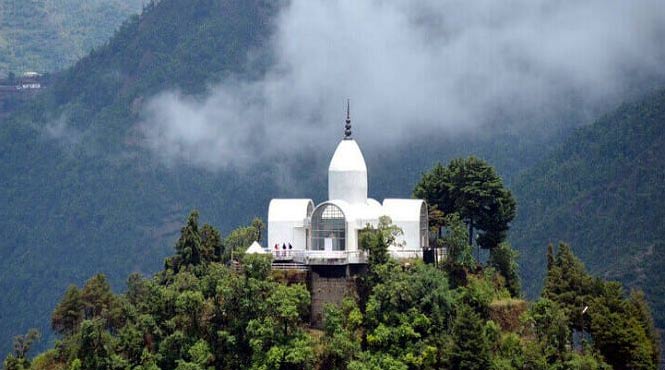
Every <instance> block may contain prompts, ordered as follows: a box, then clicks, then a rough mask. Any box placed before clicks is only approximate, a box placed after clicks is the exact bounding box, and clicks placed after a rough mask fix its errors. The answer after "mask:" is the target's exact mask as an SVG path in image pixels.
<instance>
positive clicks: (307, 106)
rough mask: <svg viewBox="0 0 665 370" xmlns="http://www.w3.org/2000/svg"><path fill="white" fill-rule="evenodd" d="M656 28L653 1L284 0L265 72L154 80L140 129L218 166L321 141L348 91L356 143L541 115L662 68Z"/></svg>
mask: <svg viewBox="0 0 665 370" xmlns="http://www.w3.org/2000/svg"><path fill="white" fill-rule="evenodd" d="M663 40H665V6H663V4H662V0H630V1H607V0H591V1H579V0H575V1H573V0H560V1H544V0H512V1H511V0H507V1H496V0H477V1H461V0H460V1H452V0H447V1H446V0H431V1H413V0H403V1H397V0H395V1H379V0H377V1H355V0H338V1H335V0H292V1H291V2H290V3H289V5H287V6H285V7H284V8H283V9H282V11H281V12H280V14H279V15H278V17H277V19H276V31H275V34H274V35H273V38H272V40H271V43H270V47H271V49H272V53H273V54H274V57H275V60H276V62H275V64H274V65H273V66H272V67H271V68H270V69H269V71H268V73H267V74H266V75H265V76H264V77H263V78H261V79H259V80H254V81H244V80H241V79H239V78H238V77H235V78H234V77H232V78H229V79H227V80H225V81H223V82H222V83H221V84H219V85H218V86H215V87H212V88H211V90H210V92H209V94H208V95H207V97H206V98H205V99H198V100H195V99H193V98H191V97H187V96H183V95H182V94H180V93H178V92H177V91H166V92H163V93H162V94H159V95H158V96H155V97H153V98H152V99H151V100H150V101H149V102H148V104H147V105H146V109H145V112H144V116H145V120H144V122H143V123H142V130H143V133H144V137H145V144H146V145H147V146H148V147H149V148H151V149H153V150H154V152H155V153H156V154H157V155H158V156H159V157H160V158H162V159H163V160H165V161H167V162H170V163H173V162H185V163H188V164H192V165H195V166H203V167H206V168H214V169H220V168H229V167H231V168H234V167H235V168H238V167H245V166H248V165H251V164H252V163H253V162H254V161H256V160H262V159H266V158H271V159H276V158H289V157H291V156H293V155H299V154H302V153H307V152H308V151H311V150H313V147H314V146H317V145H322V146H324V147H325V148H326V149H328V148H330V146H331V145H334V144H335V143H336V142H337V140H338V138H341V135H342V129H343V127H342V126H343V118H344V108H345V104H346V103H345V99H346V98H347V97H350V98H351V107H352V119H353V124H354V132H355V135H356V136H357V137H359V140H361V141H362V144H363V148H371V147H372V146H374V145H378V144H381V145H399V143H400V142H401V141H402V140H404V138H405V136H408V137H413V136H414V135H419V134H429V133H431V132H433V131H436V132H437V133H439V134H441V133H443V134H449V135H464V134H465V133H468V132H469V131H470V130H476V129H478V128H480V127H486V126H487V125H488V124H492V126H493V127H494V129H497V128H501V127H506V126H511V127H517V128H519V127H523V126H524V125H543V127H545V126H546V125H550V124H553V123H552V122H554V121H556V120H557V119H560V116H562V115H563V114H570V112H571V111H572V112H573V116H575V117H578V118H579V117H586V116H585V114H586V112H587V111H588V112H595V111H596V110H597V109H598V108H599V107H605V106H612V105H614V104H616V103H618V102H620V101H621V99H622V97H623V96H624V94H625V93H626V89H627V86H629V85H630V84H634V82H635V81H638V80H652V79H654V78H661V77H663V74H664V73H663V72H665V70H664V68H663V65H664V64H663V62H664V61H665V42H664V41H663ZM562 112H567V113H562Z"/></svg>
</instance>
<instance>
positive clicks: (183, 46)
mask: <svg viewBox="0 0 665 370" xmlns="http://www.w3.org/2000/svg"><path fill="white" fill-rule="evenodd" d="M0 1H2V0H0ZM63 1H64V0H63ZM19 3H21V2H20V1H18V0H16V4H19ZM32 3H34V4H38V3H36V2H32ZM32 3H31V4H32ZM86 3H87V2H86ZM282 3H283V2H280V1H278V2H275V1H268V0H162V1H160V2H158V3H156V5H150V4H153V3H151V2H148V1H146V4H148V5H147V7H146V11H145V12H144V13H143V14H142V15H141V16H138V15H136V16H132V17H130V18H129V19H128V20H126V21H125V22H124V23H123V24H122V26H121V27H120V28H119V29H118V30H117V32H116V33H115V34H114V36H113V37H112V38H111V39H110V41H108V42H102V43H101V44H100V45H101V46H99V47H97V48H95V50H94V51H93V52H91V53H90V54H89V55H87V56H85V57H83V58H82V59H81V60H80V61H78V62H77V63H75V64H74V65H73V66H71V67H69V68H67V69H65V70H63V71H62V72H59V73H56V74H54V75H53V76H52V79H51V81H50V84H49V88H48V90H47V91H45V92H44V93H42V94H40V95H39V96H37V97H36V98H35V99H34V100H33V101H31V102H29V103H28V104H26V105H24V106H23V107H21V108H20V109H19V110H18V111H17V112H16V113H15V114H13V115H12V116H11V117H10V118H8V119H6V120H4V121H3V122H2V124H1V125H0V147H2V148H3V150H2V151H0V173H1V174H2V176H0V255H1V256H2V257H3V258H2V259H1V260H0V290H1V291H2V292H3V299H2V300H0V318H2V320H0V351H2V352H6V351H7V350H8V349H9V346H10V344H11V337H12V336H13V335H16V334H20V333H24V332H25V331H26V330H27V329H28V328H30V327H35V326H36V327H38V328H39V329H40V330H41V331H42V332H43V333H44V334H45V336H46V339H45V340H44V341H42V343H41V346H42V348H43V346H44V345H46V344H48V343H47V342H48V340H49V339H52V334H51V331H50V329H49V326H48V322H49V317H50V312H51V310H52V308H53V307H54V305H55V303H56V301H57V299H58V297H60V296H61V295H62V292H64V291H65V289H66V288H67V286H68V285H69V284H70V283H77V284H81V283H82V282H83V281H85V280H86V279H88V278H89V277H90V276H92V275H93V274H95V273H98V272H102V273H105V274H107V276H108V277H109V281H110V283H111V285H112V286H113V287H114V288H115V289H116V290H119V289H121V288H122V287H123V286H124V284H123V283H124V281H123V280H124V279H125V278H126V276H127V275H128V274H129V273H130V272H141V273H145V274H150V273H153V272H155V271H158V270H159V269H160V268H161V267H162V264H161V258H162V257H165V256H166V255H168V254H169V253H170V252H171V250H172V246H173V242H174V241H175V238H176V237H177V234H178V231H179V228H180V225H182V221H183V220H184V218H185V217H186V215H187V214H188V212H189V210H191V209H194V208H196V209H199V210H200V211H201V214H203V215H206V216H207V217H209V219H206V220H202V221H203V222H207V223H210V224H212V225H215V226H217V227H219V228H220V229H221V230H222V232H228V231H229V230H231V229H232V228H234V227H236V226H239V224H242V223H246V222H249V221H250V220H251V218H252V217H253V216H256V215H258V216H264V215H265V212H266V211H267V205H268V202H269V199H270V198H273V197H280V196H299V197H311V198H313V199H315V200H317V201H319V200H322V199H323V196H324V194H325V191H326V188H325V183H326V178H325V175H326V168H327V160H328V155H329V154H330V153H331V152H332V150H333V149H334V144H335V143H336V141H337V139H336V138H335V139H333V140H331V143H330V148H321V150H320V153H317V154H315V155H319V157H315V156H307V157H306V158H300V160H301V161H300V162H299V166H300V167H299V168H298V169H297V170H298V172H297V173H299V174H305V176H303V177H302V178H299V179H298V181H299V182H298V185H299V187H298V189H290V188H289V189H285V188H284V187H283V186H279V184H277V181H276V179H278V178H279V176H282V174H279V173H277V172H278V169H275V168H274V165H273V164H272V163H262V164H259V165H257V166H255V167H252V168H250V169H246V171H245V172H243V173H239V172H236V171H233V170H226V171H219V170H216V171H207V170H206V169H200V168H191V167H187V166H165V165H164V164H163V163H160V162H159V161H156V160H155V158H154V156H153V153H148V152H146V151H145V149H144V148H143V146H142V145H140V142H139V141H140V133H139V130H138V128H137V124H138V122H140V120H141V112H142V107H143V104H144V103H145V102H146V101H147V100H148V99H149V98H150V97H151V96H153V95H155V94H157V93H159V92H161V91H164V90H179V91H182V92H183V94H186V95H187V96H193V97H195V98H196V97H200V96H203V95H205V93H206V90H207V88H208V86H210V85H211V84H215V83H219V82H220V81H222V80H223V79H224V77H225V76H228V75H229V74H233V75H234V76H236V77H239V78H247V79H251V78H253V77H255V76H257V75H258V76H260V75H261V74H262V73H263V72H264V71H265V67H266V66H267V65H269V64H270V55H267V54H268V52H267V51H266V48H265V45H266V40H267V39H268V38H269V37H270V35H271V27H272V20H273V17H274V16H275V14H277V11H278V7H279V6H281V4H282ZM2 4H4V3H2ZM49 4H50V3H49ZM3 9H4V7H3ZM3 25H4V23H3ZM248 53H249V54H251V55H252V58H251V63H248V58H247V55H248ZM0 55H2V53H0ZM562 120H563V119H562ZM341 123H342V122H341V120H340V128H341ZM567 127H570V124H569V126H567ZM541 129H542V127H539V126H537V125H534V126H533V127H532V128H531V130H533V132H532V133H535V132H536V131H541ZM567 130H568V129H567V128H565V127H564V128H563V129H560V130H558V131H560V133H559V134H560V135H565V134H566V133H567V132H568V131H567ZM358 131H362V129H359V130H358ZM554 131H557V130H554ZM368 135H371V133H368ZM442 135H443V134H441V135H431V136H429V137H428V138H414V139H411V140H412V141H410V142H408V143H404V145H403V146H402V147H400V148H389V149H387V150H384V151H383V152H381V151H380V150H377V151H376V152H370V151H368V152H367V153H365V154H366V157H367V158H366V159H367V163H368V167H369V168H370V178H369V181H370V194H371V195H372V196H374V197H376V198H378V199H382V198H384V197H387V196H409V194H410V193H411V190H412V188H413V184H414V183H415V182H416V181H418V177H419V175H420V174H421V173H422V172H423V171H425V170H426V169H429V168H430V167H431V166H432V164H433V163H434V162H436V161H443V162H446V161H448V160H449V159H451V158H452V157H455V156H466V155H471V154H474V155H478V156H480V157H482V158H484V159H486V160H487V161H488V162H490V163H491V164H492V165H495V166H496V167H497V169H498V170H499V173H500V174H501V175H503V176H504V177H506V178H507V183H509V184H512V183H513V181H512V180H514V177H515V175H516V174H518V173H520V172H521V171H523V170H525V169H526V168H528V167H529V166H531V165H533V164H535V163H537V162H538V161H539V160H541V159H542V158H546V157H547V155H548V153H549V149H550V148H553V144H552V143H556V142H558V139H559V136H555V135H554V134H553V135H552V136H549V137H544V136H543V137H539V136H538V135H535V134H534V135H526V134H524V133H523V132H504V133H502V134H500V135H494V134H493V133H492V132H489V131H488V132H486V133H476V136H474V137H467V138H461V137H445V138H443V137H442ZM472 136H473V135H472ZM543 148H544V149H543ZM321 156H322V157H323V160H324V161H325V162H320V160H322V157H321ZM566 159H567V157H566V156H564V155H562V156H561V157H560V160H561V161H564V160H566ZM545 168H547V167H545ZM396 169H398V170H396ZM534 176H536V175H535V174H534ZM521 184H523V182H522V183H521ZM543 184H544V183H543ZM518 188H519V189H521V190H519V191H518V202H519V207H518V212H520V214H522V215H524V214H526V213H525V212H528V209H534V210H533V211H531V212H537V209H536V208H537V207H538V204H537V202H536V203H534V199H536V200H537V199H538V195H537V191H539V190H538V189H541V188H540V187H535V185H534V189H526V188H524V185H519V186H518ZM530 191H533V192H534V194H533V195H530V194H529V192H530ZM521 196H524V197H525V200H522V199H521V198H520V197H521ZM523 203H525V204H526V205H524V206H523V205H522V204H523ZM529 204H532V206H529ZM529 207H531V208H529ZM529 220H538V219H536V218H534V219H531V218H524V219H520V220H518V222H516V225H515V229H516V230H517V233H518V238H517V239H516V240H518V241H519V240H529V239H527V237H528V235H526V231H528V230H529V228H530V227H531V226H530V224H529V223H528V222H526V221H529ZM535 227H538V225H536V226H535ZM525 230H526V231H525ZM519 235H523V236H521V237H520V236H519ZM566 236H567V235H561V236H559V234H556V237H557V238H561V239H564V240H566ZM520 238H521V239H520ZM534 240H535V241H536V242H537V243H538V244H537V243H536V242H534V243H533V244H531V243H530V244H529V246H530V245H533V246H538V247H539V248H540V245H541V244H542V243H545V242H546V240H547V238H541V239H534ZM571 241H573V240H571ZM643 251H647V249H644V250H643ZM529 253H530V252H528V251H527V250H524V252H523V256H524V257H523V261H524V258H528V257H529V256H530V254H529ZM532 255H533V256H535V257H534V258H541V257H542V256H544V253H542V248H541V249H537V250H535V249H534V252H533V254H532ZM642 255H643V254H642ZM583 256H584V257H588V255H584V254H583ZM586 260H587V262H588V258H587V259H586ZM534 261H539V260H537V259H534ZM523 264H524V263H523ZM529 265H532V264H529ZM535 273H536V272H535V271H534V272H533V274H535ZM533 274H532V275H527V276H535V275H533ZM538 279H540V278H538ZM526 285H529V284H526Z"/></svg>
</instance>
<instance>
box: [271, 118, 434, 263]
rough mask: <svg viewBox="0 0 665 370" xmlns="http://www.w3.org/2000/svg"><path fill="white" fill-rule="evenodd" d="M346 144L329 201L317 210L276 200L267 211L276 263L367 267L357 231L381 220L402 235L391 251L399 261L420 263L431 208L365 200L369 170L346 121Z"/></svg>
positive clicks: (336, 160) (331, 174)
mask: <svg viewBox="0 0 665 370" xmlns="http://www.w3.org/2000/svg"><path fill="white" fill-rule="evenodd" d="M345 128H346V130H345V135H344V138H343V140H342V141H341V142H340V143H339V145H338V146H337V149H336V150H335V154H333V157H332V160H331V161H330V166H329V167H328V199H329V200H327V201H325V202H323V203H321V204H319V205H317V206H314V202H313V201H312V200H311V199H273V200H272V201H271V202H270V206H269V209H268V248H269V249H270V251H271V252H272V253H273V257H274V259H275V260H276V261H293V262H298V263H303V264H306V265H318V264H357V263H365V262H366V260H367V258H366V254H365V252H363V251H361V250H360V249H359V246H358V232H359V231H360V230H362V229H363V228H365V227H366V226H367V225H368V224H369V225H371V226H374V227H376V226H377V225H378V223H379V218H380V217H382V216H388V217H390V219H391V221H392V223H393V224H394V225H396V226H398V227H399V228H401V229H402V231H403V234H402V235H401V236H399V237H398V238H397V240H396V241H395V243H394V244H393V245H391V246H390V247H389V251H390V253H391V254H392V255H393V257H395V258H400V259H403V258H421V257H422V253H423V248H426V247H427V246H428V241H429V235H428V226H427V223H428V219H427V204H426V203H425V202H424V201H423V200H420V199H385V200H384V201H383V204H381V203H379V202H377V201H376V200H374V199H371V198H368V197H367V166H366V165H365V158H364V157H363V154H362V152H361V151H360V147H359V146H358V143H357V142H356V141H355V140H354V139H353V138H351V120H350V117H349V111H348V106H347V117H346V126H345Z"/></svg>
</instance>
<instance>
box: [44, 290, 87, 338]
mask: <svg viewBox="0 0 665 370" xmlns="http://www.w3.org/2000/svg"><path fill="white" fill-rule="evenodd" d="M82 320H83V300H82V299H81V291H80V290H79V289H78V288H77V287H76V285H70V286H69V288H67V291H66V292H65V295H64V297H62V300H61V301H60V303H58V305H57V306H56V307H55V310H54V311H53V315H51V327H52V328H53V330H54V331H55V332H56V333H58V334H61V335H70V334H72V333H73V332H74V330H75V329H76V328H77V327H78V325H79V323H80V322H81V321H82Z"/></svg>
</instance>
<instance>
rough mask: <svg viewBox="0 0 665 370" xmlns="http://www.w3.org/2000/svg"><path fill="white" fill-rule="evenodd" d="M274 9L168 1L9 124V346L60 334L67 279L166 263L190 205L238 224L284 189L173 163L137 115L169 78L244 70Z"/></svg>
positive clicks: (2, 220)
mask: <svg viewBox="0 0 665 370" xmlns="http://www.w3.org/2000/svg"><path fill="white" fill-rule="evenodd" d="M271 12H272V11H271V10H270V6H267V5H265V4H264V3H263V2H261V1H245V0H242V1H241V0H237V1H207V0H200V1H194V2H193V1H191V0H171V1H163V2H161V3H160V4H159V5H157V6H155V7H154V8H153V7H151V8H149V9H148V10H147V11H146V13H145V14H144V15H143V16H142V17H141V18H140V19H139V17H138V16H134V17H132V18H130V19H129V20H128V21H126V22H125V23H124V24H123V26H122V27H121V28H120V30H119V31H118V32H117V33H116V34H115V36H114V37H113V39H112V40H111V41H110V42H109V43H107V44H106V45H105V46H104V47H101V48H98V49H96V51H95V52H94V53H92V54H91V55H89V56H87V57H85V58H83V59H82V60H81V61H80V62H78V63H77V64H76V65H75V66H74V67H72V68H70V69H67V70H66V71H64V72H63V73H61V74H58V75H56V76H54V77H53V83H52V85H51V88H49V89H48V91H47V92H46V93H45V94H42V95H40V96H38V97H37V98H36V99H35V100H34V101H33V102H32V103H30V104H28V105H26V106H24V107H23V109H21V110H19V111H18V112H17V113H16V114H14V115H13V116H12V117H11V118H10V119H8V120H6V121H5V122H3V124H2V125H1V126H0V145H1V146H2V148H3V150H2V151H1V152H0V172H1V173H2V174H3V176H1V177H0V189H2V191H1V192H0V204H1V205H0V229H2V230H3V231H2V238H1V239H2V241H0V254H1V255H2V256H3V258H2V262H0V265H1V266H0V269H1V270H2V273H0V289H2V291H3V292H4V298H3V299H2V300H1V301H0V317H2V318H3V320H1V321H0V337H1V338H3V339H2V345H0V348H1V349H2V351H3V352H4V351H5V350H7V349H8V346H9V345H10V338H11V337H12V336H13V335H16V334H17V333H20V332H22V331H25V330H26V329H27V328H29V327H38V328H39V329H40V330H41V331H42V332H43V333H44V334H45V335H46V340H44V341H43V343H44V344H46V343H48V340H49V338H50V337H49V335H50V329H49V328H48V317H49V311H50V309H49V307H50V306H52V304H53V303H54V302H55V300H56V299H57V296H58V295H59V294H60V293H59V292H61V291H62V290H63V289H65V288H66V287H67V285H68V284H70V283H73V282H81V281H83V280H84V279H86V278H88V277H89V276H90V275H91V274H93V273H95V272H96V271H100V272H105V273H108V274H109V277H110V282H111V283H112V284H113V286H115V287H119V286H120V285H121V283H122V282H123V280H124V278H125V277H126V276H127V274H128V273H129V272H131V271H139V272H146V273H150V272H152V271H156V270H157V269H158V268H159V267H160V266H161V264H162V257H164V256H165V255H166V254H167V253H168V247H166V246H167V245H169V244H170V242H171V241H172V240H173V238H174V235H175V233H176V232H177V230H178V226H179V220H180V219H181V218H182V216H183V214H186V212H188V211H189V210H190V209H192V208H199V209H201V211H202V212H206V214H209V215H212V221H214V222H215V224H217V225H220V226H221V227H222V228H223V229H224V230H229V229H230V226H231V225H237V224H238V223H244V222H248V221H249V220H250V219H251V217H252V216H253V215H254V214H255V213H254V212H256V210H261V209H262V207H263V205H264V204H267V201H268V200H267V197H269V196H270V194H271V193H273V191H268V190H266V191H264V190H263V189H262V188H263V187H264V186H266V185H263V184H265V183H267V182H266V181H265V179H262V177H261V175H258V176H253V177H252V179H251V180H252V183H251V188H252V189H253V191H252V193H251V194H250V193H249V192H248V191H246V190H245V191H243V190H242V189H248V188H249V187H250V183H249V182H248V181H249V180H247V179H246V178H238V176H236V175H235V174H233V173H227V174H219V173H208V172H205V171H194V170H191V169H187V168H177V169H175V168H167V167H165V166H162V165H161V164H160V163H157V162H155V161H154V160H152V159H151V157H150V156H147V155H142V151H141V148H140V147H138V146H137V144H136V139H135V138H136V133H135V129H134V125H135V123H136V121H137V120H138V113H137V112H138V111H137V110H136V109H137V105H138V104H140V101H141V100H142V99H143V97H144V96H146V95H150V94H152V93H155V92H157V91H160V90H161V89H165V88H171V87H179V88H181V89H182V90H184V91H188V92H200V91H202V90H203V89H204V87H205V86H206V83H207V82H208V81H209V80H210V79H211V78H214V76H221V75H222V74H223V73H228V72H229V71H237V70H238V68H239V67H238V66H242V65H243V64H244V63H243V61H244V58H245V55H246V53H247V52H248V50H250V49H251V48H252V47H253V46H254V45H258V44H259V43H260V41H261V39H262V37H263V35H265V34H266V32H267V30H268V24H269V23H268V22H267V21H265V17H267V15H269V14H270V13H271ZM229 14H233V17H229V16H228V15H229ZM231 18H232V20H230V19H231ZM262 19H263V20H264V21H262ZM220 35H222V36H220ZM139 45H140V47H139ZM238 45H241V46H242V47H238ZM211 76H213V77H211ZM254 192H255V193H256V194H263V195H262V196H259V197H257V196H255V195H254ZM227 199H238V200H239V201H238V202H227V201H226V200H227ZM228 215H237V216H236V217H233V218H230V219H225V218H226V217H228Z"/></svg>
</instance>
